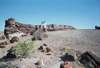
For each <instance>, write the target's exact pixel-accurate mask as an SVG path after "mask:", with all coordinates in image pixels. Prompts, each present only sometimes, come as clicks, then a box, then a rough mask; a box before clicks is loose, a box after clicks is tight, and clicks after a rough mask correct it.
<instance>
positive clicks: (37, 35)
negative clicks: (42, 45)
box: [33, 29, 43, 40]
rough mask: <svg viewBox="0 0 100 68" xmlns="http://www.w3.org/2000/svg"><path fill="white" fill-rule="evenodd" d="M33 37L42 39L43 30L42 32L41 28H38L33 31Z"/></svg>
mask: <svg viewBox="0 0 100 68" xmlns="http://www.w3.org/2000/svg"><path fill="white" fill-rule="evenodd" d="M33 37H34V38H35V40H42V39H43V32H42V30H41V29H38V30H37V31H36V32H35V33H34V35H33Z"/></svg>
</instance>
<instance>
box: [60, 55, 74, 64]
mask: <svg viewBox="0 0 100 68" xmlns="http://www.w3.org/2000/svg"><path fill="white" fill-rule="evenodd" d="M60 58H61V60H62V61H70V62H73V61H75V59H74V56H72V55H70V54H68V53H66V54H65V55H63V56H61V57H60Z"/></svg>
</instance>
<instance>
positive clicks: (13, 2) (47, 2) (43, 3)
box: [0, 0, 100, 30]
mask: <svg viewBox="0 0 100 68" xmlns="http://www.w3.org/2000/svg"><path fill="white" fill-rule="evenodd" d="M9 17H13V18H15V19H16V21H19V22H22V23H26V24H27V23H28V24H40V23H41V21H42V20H46V22H47V23H55V24H67V25H72V26H74V27H76V28H84V29H87V28H89V29H90V28H94V26H95V25H100V0H0V30H3V28H4V21H5V19H7V18H9Z"/></svg>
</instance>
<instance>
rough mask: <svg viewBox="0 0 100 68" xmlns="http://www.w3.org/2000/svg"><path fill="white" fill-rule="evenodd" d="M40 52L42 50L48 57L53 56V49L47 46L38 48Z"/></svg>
mask: <svg viewBox="0 0 100 68" xmlns="http://www.w3.org/2000/svg"><path fill="white" fill-rule="evenodd" d="M38 50H40V51H41V52H44V53H46V55H51V54H52V50H51V48H49V47H48V45H47V44H43V45H42V46H40V47H39V48H38Z"/></svg>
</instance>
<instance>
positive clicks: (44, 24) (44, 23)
mask: <svg viewBox="0 0 100 68" xmlns="http://www.w3.org/2000/svg"><path fill="white" fill-rule="evenodd" d="M41 24H42V25H41V26H42V29H43V31H44V32H47V24H46V21H42V22H41Z"/></svg>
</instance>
